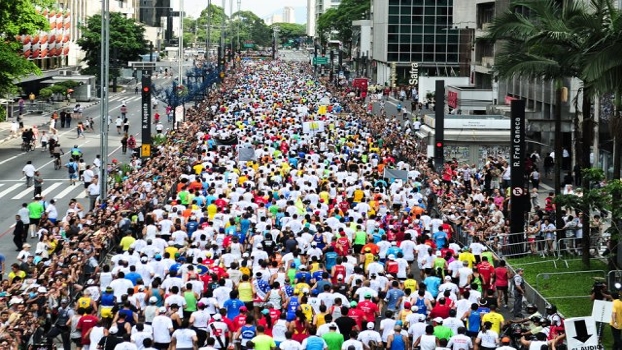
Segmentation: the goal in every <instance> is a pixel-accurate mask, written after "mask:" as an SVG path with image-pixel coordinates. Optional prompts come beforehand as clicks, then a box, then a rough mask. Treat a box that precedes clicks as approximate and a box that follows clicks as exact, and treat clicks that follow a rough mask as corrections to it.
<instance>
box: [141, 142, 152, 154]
mask: <svg viewBox="0 0 622 350" xmlns="http://www.w3.org/2000/svg"><path fill="white" fill-rule="evenodd" d="M140 155H141V156H142V157H151V145H150V144H148V143H147V144H143V145H142V146H141V147H140Z"/></svg>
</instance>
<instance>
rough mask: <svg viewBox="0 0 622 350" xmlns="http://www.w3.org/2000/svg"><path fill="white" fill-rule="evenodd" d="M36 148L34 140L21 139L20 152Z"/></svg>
mask: <svg viewBox="0 0 622 350" xmlns="http://www.w3.org/2000/svg"><path fill="white" fill-rule="evenodd" d="M35 148H36V146H35V143H34V142H32V141H31V142H27V141H22V148H21V150H22V152H30V151H34V150H35Z"/></svg>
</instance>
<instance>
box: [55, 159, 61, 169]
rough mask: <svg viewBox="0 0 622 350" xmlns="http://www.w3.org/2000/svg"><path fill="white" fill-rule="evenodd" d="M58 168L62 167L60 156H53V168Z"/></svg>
mask: <svg viewBox="0 0 622 350" xmlns="http://www.w3.org/2000/svg"><path fill="white" fill-rule="evenodd" d="M60 168H62V164H61V162H60V156H59V157H54V170H59V169H60Z"/></svg>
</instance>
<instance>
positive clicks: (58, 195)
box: [54, 183, 80, 199]
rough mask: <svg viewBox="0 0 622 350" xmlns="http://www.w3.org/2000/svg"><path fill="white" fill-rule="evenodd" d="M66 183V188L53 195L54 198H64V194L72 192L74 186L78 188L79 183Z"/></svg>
mask: <svg viewBox="0 0 622 350" xmlns="http://www.w3.org/2000/svg"><path fill="white" fill-rule="evenodd" d="M66 184H67V188H65V189H64V190H62V191H61V192H60V193H58V194H56V195H55V196H54V198H58V199H61V198H64V197H65V196H66V195H68V194H69V193H71V192H73V191H74V190H75V189H76V188H78V189H79V188H80V184H76V185H75V186H74V185H70V184H68V183H66Z"/></svg>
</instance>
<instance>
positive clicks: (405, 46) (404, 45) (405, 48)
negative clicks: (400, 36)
mask: <svg viewBox="0 0 622 350" xmlns="http://www.w3.org/2000/svg"><path fill="white" fill-rule="evenodd" d="M400 52H410V43H409V42H407V43H402V44H400Z"/></svg>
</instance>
